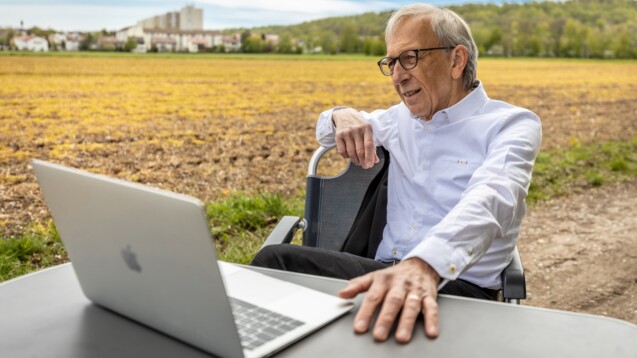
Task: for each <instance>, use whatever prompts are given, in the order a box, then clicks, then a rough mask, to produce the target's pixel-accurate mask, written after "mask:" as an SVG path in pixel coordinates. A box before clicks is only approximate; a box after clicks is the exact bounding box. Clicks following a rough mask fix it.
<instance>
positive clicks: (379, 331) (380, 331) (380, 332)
mask: <svg viewBox="0 0 637 358" xmlns="http://www.w3.org/2000/svg"><path fill="white" fill-rule="evenodd" d="M374 334H375V335H377V336H382V337H385V335H387V328H385V326H380V327H376V330H374Z"/></svg>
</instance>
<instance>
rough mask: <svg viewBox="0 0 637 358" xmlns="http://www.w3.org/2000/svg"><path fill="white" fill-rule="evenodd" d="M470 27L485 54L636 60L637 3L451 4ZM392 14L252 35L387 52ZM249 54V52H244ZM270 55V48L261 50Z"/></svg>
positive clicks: (319, 47)
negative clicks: (387, 35) (269, 35)
mask: <svg viewBox="0 0 637 358" xmlns="http://www.w3.org/2000/svg"><path fill="white" fill-rule="evenodd" d="M449 8H450V9H451V10H453V11H455V12H457V13H458V14H459V15H460V16H462V17H463V18H464V19H465V20H466V21H467V23H469V26H470V27H471V29H472V32H473V36H474V39H475V41H476V44H477V45H478V48H479V52H480V55H481V56H506V57H517V56H532V57H572V58H637V1H635V0H570V1H564V2H553V1H538V2H529V3H524V4H518V3H516V4H509V3H504V4H501V5H495V4H466V5H462V6H451V7H449ZM390 15H391V12H381V13H366V14H362V15H357V16H347V17H334V18H327V19H321V20H316V21H310V22H304V23H302V24H298V25H292V26H267V27H259V28H254V29H252V30H251V32H252V33H273V34H278V35H279V36H281V38H284V37H285V38H286V39H297V42H296V43H295V45H294V46H295V50H296V51H300V50H298V49H296V46H298V47H302V52H323V53H331V54H336V53H365V54H368V55H374V56H382V55H384V54H385V42H384V37H385V34H384V30H385V24H386V22H387V19H388V18H389V16H390ZM246 50H247V51H246V52H251V51H250V50H251V48H248V49H246ZM261 50H262V51H266V48H265V47H263V48H261Z"/></svg>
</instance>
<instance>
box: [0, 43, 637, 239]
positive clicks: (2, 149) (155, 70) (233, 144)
mask: <svg viewBox="0 0 637 358" xmlns="http://www.w3.org/2000/svg"><path fill="white" fill-rule="evenodd" d="M376 60H377V59H374V58H370V57H359V58H351V57H348V58H343V59H341V58H339V57H307V56H306V57H285V56H281V57H260V56H252V57H250V56H243V57H232V58H231V57H224V56H180V55H174V56H163V57H159V56H152V55H148V56H112V57H107V56H72V57H62V56H41V57H40V56H25V57H18V56H0V233H4V235H10V234H13V233H19V232H20V230H21V229H22V227H23V226H24V225H26V224H28V223H31V222H38V221H41V220H42V219H43V218H45V217H46V215H47V213H46V209H45V206H44V203H43V201H42V199H41V195H40V193H39V191H38V189H37V184H36V182H35V178H34V176H33V174H32V171H31V168H30V166H29V161H30V159H31V158H40V159H45V160H51V161H54V162H57V163H62V164H65V165H70V166H74V167H78V168H82V169H87V170H90V171H93V172H98V173H104V174H108V175H112V176H115V177H120V178H123V179H127V180H133V181H138V182H143V183H147V184H150V185H153V186H157V187H160V188H165V189H169V190H173V191H177V192H181V193H185V194H189V195H192V196H195V197H198V198H200V199H201V200H204V201H210V200H214V199H219V198H222V197H224V196H226V195H228V194H229V193H232V192H235V191H240V192H248V193H254V192H258V191H270V192H279V193H282V194H293V193H297V192H298V191H299V190H301V189H302V188H303V187H304V185H305V180H304V175H305V172H306V168H307V161H308V159H309V157H310V155H311V153H312V152H313V150H314V149H315V148H316V146H317V144H316V142H315V139H314V125H315V121H316V118H317V115H318V113H320V112H321V111H322V110H325V109H327V108H330V107H332V106H335V105H351V106H354V107H357V108H359V109H364V110H373V109H376V108H384V107H388V106H391V105H393V104H395V103H397V101H398V97H397V95H396V94H395V93H394V90H393V87H392V85H391V81H390V79H389V78H387V77H384V76H382V75H381V74H380V71H379V70H378V68H377V67H376V63H375V62H376ZM479 78H480V79H481V80H482V81H483V82H484V84H485V87H486V89H487V92H488V93H489V95H490V96H491V97H492V98H498V99H502V100H505V101H508V102H511V103H514V104H517V105H520V106H524V107H527V108H530V109H531V110H533V111H535V112H536V113H538V114H539V115H540V117H541V118H542V120H543V125H544V142H543V146H544V147H559V146H563V145H567V144H568V143H569V142H571V143H572V142H573V141H577V142H590V141H598V140H607V139H627V138H631V137H633V136H634V135H635V133H636V128H637V124H636V122H637V121H636V118H635V117H637V62H613V61H609V62H600V61H568V60H538V59H529V60H523V59H515V60H507V59H486V60H481V61H480V63H479Z"/></svg>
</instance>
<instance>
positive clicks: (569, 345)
mask: <svg viewBox="0 0 637 358" xmlns="http://www.w3.org/2000/svg"><path fill="white" fill-rule="evenodd" d="M253 269H255V270H257V271H259V272H262V273H265V274H268V275H270V276H274V277H278V278H281V279H285V280H287V281H291V282H295V283H298V284H303V285H305V286H308V287H312V288H314V289H317V290H320V291H324V292H327V293H335V292H336V291H338V290H339V289H340V288H341V287H343V286H344V285H345V282H344V281H340V280H334V279H327V278H322V277H315V276H308V275H302V274H294V273H289V272H281V271H274V270H267V269H257V268H253ZM358 303H360V299H359V300H357V304H358ZM438 303H439V306H440V313H439V315H440V336H439V337H438V338H436V339H429V338H426V337H425V335H424V331H423V328H422V322H420V324H418V325H417V328H416V332H415V333H414V339H413V340H412V342H410V343H409V344H398V343H396V342H395V341H394V340H393V339H390V340H388V341H386V342H383V343H379V342H375V341H374V339H373V338H372V336H371V334H369V333H368V334H362V335H359V334H355V333H354V332H353V330H352V322H353V319H354V313H348V314H346V315H345V316H343V317H342V318H340V319H339V320H337V321H335V322H333V323H331V324H330V325H328V326H326V327H324V328H322V329H320V330H319V331H317V332H316V333H314V334H313V335H311V336H309V337H307V338H305V339H303V340H302V341H300V342H297V343H295V344H294V345H292V346H290V347H288V348H286V349H285V350H284V351H282V352H280V353H279V354H278V355H277V356H280V357H322V358H325V357H330V356H346V357H356V356H361V354H363V355H364V356H366V357H388V356H391V355H393V356H406V357H411V356H427V357H463V356H470V357H548V356H555V357H596V358H597V357H631V358H634V357H637V325H634V324H631V323H629V322H625V321H621V320H616V319H610V318H605V317H599V316H592V315H585V314H577V313H570V312H564V311H556V310H548V309H541V308H534V307H526V306H516V305H509V304H504V303H497V302H487V301H480V300H474V299H467V298H460V297H453V296H446V295H440V297H439V299H438ZM0 356H2V357H98V356H99V357H111V356H112V357H157V356H166V357H172V356H175V357H177V356H178V357H209V355H208V354H206V353H205V352H203V351H201V350H198V349H197V348H194V347H191V346H189V345H187V344H184V343H182V342H180V341H177V340H175V339H173V338H171V337H168V336H166V335H164V334H162V333H159V332H157V331H155V330H152V329H150V328H148V327H146V326H143V325H141V324H138V323H136V322H134V321H131V320H129V319H127V318H125V317H122V316H120V315H117V314H115V313H112V312H111V311H108V310H106V309H103V308H101V307H100V306H97V305H95V304H93V303H91V302H90V301H89V300H88V299H87V298H86V297H85V296H84V295H83V293H82V291H81V289H80V286H79V284H78V282H77V279H76V277H75V273H74V271H73V268H72V266H71V265H70V264H65V265H61V266H58V267H55V268H51V269H47V270H43V271H40V272H36V273H34V274H30V275H27V276H24V277H21V278H18V279H14V280H11V281H8V282H5V283H3V284H0Z"/></svg>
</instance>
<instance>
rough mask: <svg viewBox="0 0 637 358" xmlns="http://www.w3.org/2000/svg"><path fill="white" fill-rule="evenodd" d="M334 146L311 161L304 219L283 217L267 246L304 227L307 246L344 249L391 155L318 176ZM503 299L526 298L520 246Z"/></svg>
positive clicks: (506, 275)
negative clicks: (366, 165) (367, 165)
mask: <svg viewBox="0 0 637 358" xmlns="http://www.w3.org/2000/svg"><path fill="white" fill-rule="evenodd" d="M332 148H333V147H330V148H328V147H320V148H319V149H317V150H316V151H315V152H314V154H313V155H312V159H311V160H310V164H309V168H308V175H307V187H306V194H305V213H304V216H305V217H304V218H299V217H296V216H285V217H283V218H282V219H281V220H280V221H279V223H278V224H277V226H276V227H275V228H274V230H273V231H272V233H271V234H270V236H269V237H268V239H267V240H266V242H265V243H264V244H263V246H267V245H272V244H281V243H286V244H289V243H290V242H291V241H292V238H293V237H294V234H295V232H296V231H297V230H298V229H302V230H303V241H302V244H303V245H304V246H311V247H320V248H325V249H329V250H336V251H343V245H344V240H345V239H346V237H347V236H348V234H349V233H350V231H351V230H352V225H353V224H354V222H355V220H356V218H357V216H358V215H359V212H360V211H361V205H362V204H363V202H364V201H365V200H367V199H368V198H369V193H368V188H369V187H370V183H372V182H374V181H375V180H376V182H378V177H379V176H380V175H382V173H383V169H386V166H387V165H388V163H389V162H388V160H387V159H389V158H388V157H386V154H385V153H386V152H385V151H384V149H383V148H381V147H379V148H377V154H378V158H379V159H380V162H379V163H378V164H376V165H374V166H373V167H372V168H370V169H367V170H365V169H362V168H361V167H359V166H356V165H351V163H349V164H348V167H347V168H346V169H345V171H344V172H342V173H341V174H339V175H337V176H326V177H321V176H318V175H317V169H318V164H319V162H320V160H321V158H322V157H323V155H324V154H325V153H327V152H328V151H329V150H330V149H332ZM502 285H503V289H502V294H501V295H500V296H501V300H502V301H503V302H509V303H514V304H519V303H520V300H521V299H525V298H526V281H525V278H524V270H523V268H522V263H521V261H520V255H519V253H518V250H517V248H516V249H515V251H514V253H513V260H512V261H511V263H510V264H509V266H507V268H505V269H504V271H503V272H502Z"/></svg>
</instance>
